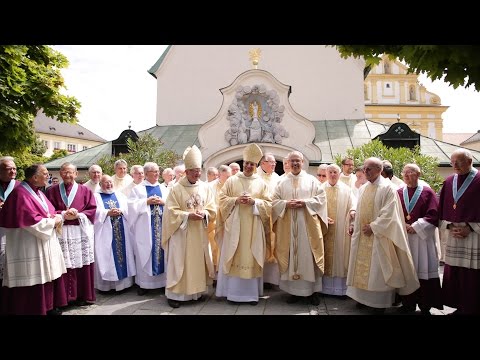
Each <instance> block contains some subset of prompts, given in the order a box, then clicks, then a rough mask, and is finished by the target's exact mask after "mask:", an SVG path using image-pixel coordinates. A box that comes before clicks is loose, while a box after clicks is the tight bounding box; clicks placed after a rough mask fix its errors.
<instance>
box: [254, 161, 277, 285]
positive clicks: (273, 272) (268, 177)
mask: <svg viewBox="0 0 480 360" xmlns="http://www.w3.org/2000/svg"><path fill="white" fill-rule="evenodd" d="M276 165H277V161H276V160H275V156H274V155H273V154H272V153H265V154H264V155H263V156H262V158H261V159H260V167H259V168H258V169H257V174H258V175H260V177H261V178H262V179H263V181H265V183H266V184H267V186H268V189H269V192H270V197H272V196H273V193H274V192H275V187H276V186H277V184H278V182H279V181H280V176H279V175H278V174H277V173H276V172H275V166H276ZM274 252H275V234H274V233H273V231H271V226H270V231H269V237H267V261H266V263H265V267H264V269H263V284H264V285H263V286H264V288H266V289H269V288H272V285H278V284H279V281H280V271H279V270H278V264H277V261H276V260H275V257H274Z"/></svg>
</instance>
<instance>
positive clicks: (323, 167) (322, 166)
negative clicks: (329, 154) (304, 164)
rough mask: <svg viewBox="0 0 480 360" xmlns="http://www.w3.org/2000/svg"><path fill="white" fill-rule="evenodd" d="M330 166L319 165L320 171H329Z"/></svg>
mask: <svg viewBox="0 0 480 360" xmlns="http://www.w3.org/2000/svg"><path fill="white" fill-rule="evenodd" d="M327 168H328V164H320V165H318V170H327Z"/></svg>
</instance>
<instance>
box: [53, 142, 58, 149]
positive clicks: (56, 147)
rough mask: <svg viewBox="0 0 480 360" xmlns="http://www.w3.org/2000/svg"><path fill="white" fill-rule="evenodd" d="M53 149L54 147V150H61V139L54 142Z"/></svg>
mask: <svg viewBox="0 0 480 360" xmlns="http://www.w3.org/2000/svg"><path fill="white" fill-rule="evenodd" d="M53 149H54V150H59V149H60V142H59V141H54V143H53Z"/></svg>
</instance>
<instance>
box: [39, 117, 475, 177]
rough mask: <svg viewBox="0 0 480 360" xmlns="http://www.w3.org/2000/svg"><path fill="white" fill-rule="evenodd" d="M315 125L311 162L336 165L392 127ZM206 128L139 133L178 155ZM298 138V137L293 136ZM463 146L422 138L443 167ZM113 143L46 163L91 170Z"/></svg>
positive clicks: (425, 151)
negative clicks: (315, 156) (314, 155)
mask: <svg viewBox="0 0 480 360" xmlns="http://www.w3.org/2000/svg"><path fill="white" fill-rule="evenodd" d="M312 123H313V125H314V126H315V140H314V141H313V142H314V143H315V145H317V146H318V147H319V149H320V150H321V152H322V158H321V159H310V162H311V163H313V164H319V163H332V162H333V157H334V155H336V154H341V155H345V154H346V152H347V150H348V149H350V148H353V147H357V146H362V145H363V144H366V143H368V142H369V141H370V140H371V139H373V138H374V137H376V136H377V135H379V134H381V133H384V132H385V131H387V130H388V129H389V126H387V125H383V124H379V123H376V122H374V121H370V120H366V119H364V120H320V121H312ZM201 126H202V125H200V124H197V125H167V126H154V127H152V128H150V129H147V130H143V131H140V132H138V135H139V136H141V135H142V134H144V133H151V134H153V135H154V136H156V137H158V138H159V139H160V140H161V141H162V142H163V146H164V148H165V149H168V150H173V151H175V152H176V153H177V154H178V155H182V154H183V151H184V150H185V149H186V148H187V147H188V146H192V145H194V144H195V145H197V146H198V147H200V143H199V141H198V131H199V130H200V127H201ZM290 136H294V134H290ZM459 147H460V146H458V145H453V144H449V143H446V142H443V141H440V140H435V139H432V138H429V137H427V136H423V135H420V151H421V153H422V154H425V155H430V156H434V157H436V158H438V159H439V166H450V155H451V154H452V152H453V151H455V150H456V149H458V148H459ZM469 150H470V151H471V152H472V155H473V163H474V165H475V166H478V165H480V151H476V150H472V149H469ZM111 151H112V143H111V142H108V143H105V144H102V145H98V146H95V147H92V148H89V149H87V150H83V151H80V152H78V153H75V154H72V155H68V156H66V157H64V158H62V159H57V160H54V161H51V162H49V163H47V164H46V166H47V168H48V169H51V170H55V169H59V168H60V166H61V164H63V163H64V162H66V161H69V162H71V163H73V164H75V165H76V166H77V167H78V169H88V168H89V167H90V166H91V165H93V164H95V163H96V161H98V159H100V158H101V157H102V156H103V155H104V154H111Z"/></svg>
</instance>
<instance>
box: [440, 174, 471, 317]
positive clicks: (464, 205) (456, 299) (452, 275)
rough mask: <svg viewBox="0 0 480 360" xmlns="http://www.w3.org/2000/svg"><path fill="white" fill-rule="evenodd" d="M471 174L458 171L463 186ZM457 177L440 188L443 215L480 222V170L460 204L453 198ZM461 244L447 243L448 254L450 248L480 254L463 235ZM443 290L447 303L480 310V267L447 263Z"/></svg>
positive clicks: (460, 308) (465, 254)
mask: <svg viewBox="0 0 480 360" xmlns="http://www.w3.org/2000/svg"><path fill="white" fill-rule="evenodd" d="M467 177H468V174H464V175H458V180H457V181H458V183H457V188H458V189H459V190H460V189H461V186H462V185H463V183H464V182H465V180H466V179H467ZM453 179H454V175H451V176H449V177H448V178H447V179H446V180H445V182H444V183H443V187H442V189H441V191H440V206H439V219H440V220H446V221H448V222H454V223H462V222H466V223H480V206H479V204H480V171H479V172H477V174H476V175H475V177H474V178H473V180H472V182H471V183H470V185H469V186H468V188H467V189H466V190H465V192H464V193H463V195H462V196H461V197H460V198H459V199H458V201H457V203H456V204H455V202H454V199H453ZM454 205H455V208H454ZM458 245H459V246H458V247H454V248H453V249H451V246H448V245H447V249H446V252H447V256H448V253H449V251H453V252H455V253H456V254H457V255H458V254H459V255H458V256H462V257H464V258H465V257H470V258H471V259H472V260H474V261H478V257H479V256H480V250H479V249H478V248H477V249H466V248H465V247H464V246H462V243H461V239H458ZM442 293H443V301H444V302H443V303H444V304H445V305H447V306H450V307H453V308H456V309H457V310H458V313H464V314H477V315H478V314H480V269H473V268H466V267H460V266H451V265H449V264H447V263H446V264H445V268H444V270H443V285H442Z"/></svg>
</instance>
